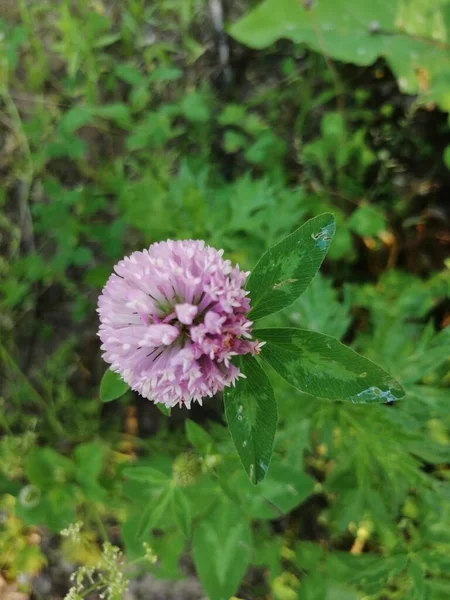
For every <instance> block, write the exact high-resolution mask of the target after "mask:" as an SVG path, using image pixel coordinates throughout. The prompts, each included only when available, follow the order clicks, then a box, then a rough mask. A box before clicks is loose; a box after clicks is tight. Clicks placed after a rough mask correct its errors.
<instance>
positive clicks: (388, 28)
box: [230, 0, 450, 110]
mask: <svg viewBox="0 0 450 600" xmlns="http://www.w3.org/2000/svg"><path fill="white" fill-rule="evenodd" d="M415 2H416V0H393V1H392V2H371V1H370V0H361V1H360V2H354V0H325V1H322V2H314V3H309V2H299V1H298V0H264V1H263V2H261V4H259V5H258V6H257V7H256V8H255V9H254V10H252V11H251V12H250V13H249V14H248V15H245V16H244V17H243V18H242V19H241V20H240V21H238V22H237V23H235V24H234V25H233V26H232V27H231V29H230V33H231V35H232V37H234V38H236V39H237V40H238V41H239V42H241V43H243V44H246V45H247V46H250V47H251V48H265V47H267V46H269V45H271V44H273V43H274V42H275V41H277V40H278V39H280V38H287V39H290V40H292V41H293V42H296V43H299V42H300V43H305V44H306V45H308V46H309V47H310V48H312V49H313V50H315V51H317V52H320V53H322V54H324V55H325V56H327V57H330V58H334V59H337V60H340V61H345V62H350V63H354V64H356V65H361V66H363V65H371V64H373V63H374V62H375V61H376V60H377V58H379V57H384V58H385V59H386V60H387V62H388V64H389V67H390V68H391V70H392V71H393V73H394V74H395V76H396V77H397V79H398V82H399V86H400V89H401V91H402V92H404V93H408V94H418V95H419V101H420V102H428V101H433V102H436V103H437V104H439V105H440V107H441V108H442V109H444V110H449V109H450V93H449V86H448V82H449V81H450V53H449V50H448V42H449V41H450V33H449V27H448V4H446V3H445V2H440V1H438V0H436V1H435V2H431V1H430V2H423V3H422V4H421V5H420V6H419V7H418V6H417V4H415Z"/></svg>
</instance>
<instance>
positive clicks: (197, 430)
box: [185, 419, 215, 455]
mask: <svg viewBox="0 0 450 600" xmlns="http://www.w3.org/2000/svg"><path fill="white" fill-rule="evenodd" d="M185 427H186V436H187V439H188V440H189V443H190V444H191V445H192V446H193V447H194V448H195V449H196V450H197V451H198V452H199V453H200V454H202V455H205V454H208V453H210V452H211V449H212V448H214V446H215V444H214V440H213V438H212V437H211V436H210V435H209V433H208V432H207V431H205V430H204V429H203V427H200V425H198V424H197V423H195V422H194V421H191V420H190V419H186V422H185Z"/></svg>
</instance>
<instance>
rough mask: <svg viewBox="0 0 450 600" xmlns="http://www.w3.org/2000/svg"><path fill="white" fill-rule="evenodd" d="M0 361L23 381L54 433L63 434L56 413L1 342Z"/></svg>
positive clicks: (63, 431)
mask: <svg viewBox="0 0 450 600" xmlns="http://www.w3.org/2000/svg"><path fill="white" fill-rule="evenodd" d="M0 361H1V362H4V363H6V364H7V365H8V366H9V367H10V368H11V369H12V370H13V371H14V373H15V374H16V375H17V376H18V377H19V379H21V380H22V381H23V382H24V383H25V385H26V386H27V388H28V390H29V391H30V392H31V397H32V398H33V399H34V402H35V404H36V405H37V406H39V408H41V409H42V410H43V411H44V412H45V414H46V416H47V419H48V422H49V424H50V426H51V427H52V429H53V431H54V433H56V434H57V435H58V436H63V435H65V430H64V427H63V426H62V425H61V423H60V422H59V421H58V419H57V417H56V414H55V413H54V411H53V410H52V408H51V407H50V406H49V405H48V403H47V402H46V401H45V400H44V398H43V397H42V396H41V395H40V394H39V392H38V391H37V390H36V388H35V387H34V386H33V385H32V384H31V383H30V381H29V379H28V377H27V376H26V375H25V374H24V373H23V372H22V369H21V368H20V367H19V365H18V364H17V362H16V361H15V360H14V358H13V357H12V356H11V354H10V353H9V352H8V350H7V349H6V348H5V346H3V344H2V343H1V342H0Z"/></svg>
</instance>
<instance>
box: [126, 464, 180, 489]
mask: <svg viewBox="0 0 450 600" xmlns="http://www.w3.org/2000/svg"><path fill="white" fill-rule="evenodd" d="M123 474H124V475H125V477H129V478H130V479H133V480H135V481H141V482H143V483H148V484H150V485H165V484H167V483H168V482H169V481H170V477H169V476H168V475H166V474H165V473H163V472H162V471H158V469H153V468H152V467H130V468H128V469H124V470H123Z"/></svg>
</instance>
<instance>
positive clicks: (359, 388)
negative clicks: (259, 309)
mask: <svg viewBox="0 0 450 600" xmlns="http://www.w3.org/2000/svg"><path fill="white" fill-rule="evenodd" d="M254 335H255V337H256V338H257V339H259V340H264V341H265V342H267V343H266V344H265V345H264V346H263V347H262V350H261V357H262V358H263V359H264V360H265V361H266V362H267V363H269V365H271V366H272V367H273V368H274V369H275V371H277V373H278V374H279V375H281V377H283V379H285V380H286V381H287V382H288V383H290V384H291V385H293V386H294V387H296V388H298V389H299V390H301V391H302V392H306V393H308V394H311V395H312V396H318V397H319V398H330V399H331V400H345V401H347V402H353V403H355V404H364V403H367V402H387V401H392V400H398V399H399V398H402V397H403V396H404V395H405V391H404V390H403V388H402V386H401V385H400V384H399V383H398V382H397V381H395V379H393V378H392V377H391V376H390V375H389V373H387V372H386V371H384V370H383V369H382V368H381V367H379V366H378V365H376V364H375V363H373V362H372V361H370V360H368V359H367V358H364V357H363V356H361V355H360V354H357V353H356V352H354V351H353V350H351V349H350V348H348V347H347V346H344V345H343V344H341V342H339V341H338V340H336V339H335V338H332V337H330V336H328V335H323V334H322V333H317V332H315V331H308V330H306V329H291V328H288V327H286V328H272V329H258V330H256V331H255V332H254Z"/></svg>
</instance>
